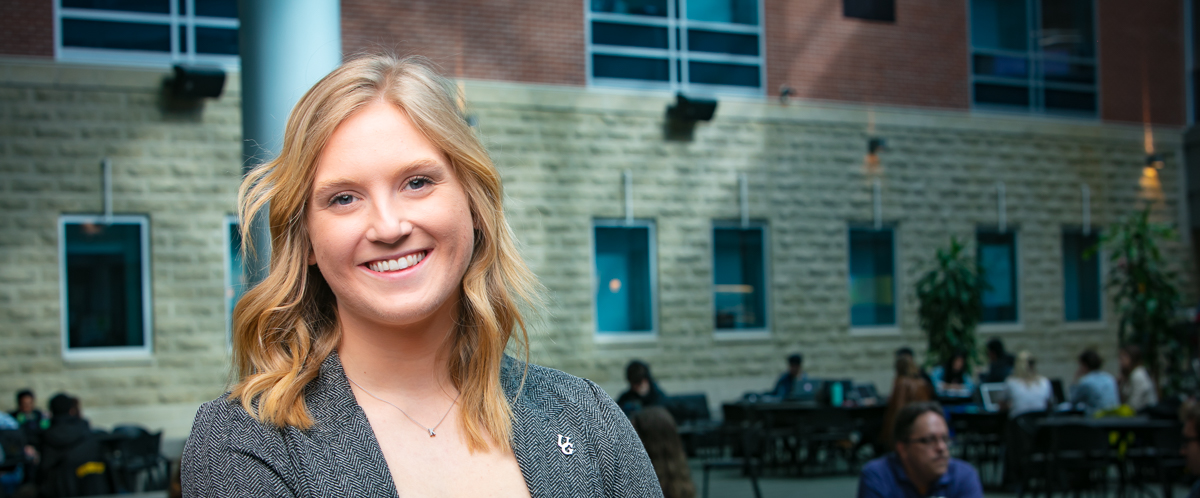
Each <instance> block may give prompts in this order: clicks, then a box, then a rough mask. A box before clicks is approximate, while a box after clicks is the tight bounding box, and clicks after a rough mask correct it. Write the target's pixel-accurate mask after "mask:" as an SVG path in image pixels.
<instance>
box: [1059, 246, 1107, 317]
mask: <svg viewBox="0 0 1200 498" xmlns="http://www.w3.org/2000/svg"><path fill="white" fill-rule="evenodd" d="M1099 241H1100V237H1099V236H1098V235H1096V233H1095V232H1092V233H1089V234H1088V235H1084V234H1083V231H1082V230H1063V234H1062V254H1063V308H1064V311H1065V315H1066V316H1065V319H1066V320H1067V321H1068V322H1094V321H1099V320H1100V303H1101V297H1100V253H1099V252H1096V253H1095V254H1089V251H1090V250H1091V249H1092V248H1094V247H1096V244H1097V243H1098V242H1099Z"/></svg>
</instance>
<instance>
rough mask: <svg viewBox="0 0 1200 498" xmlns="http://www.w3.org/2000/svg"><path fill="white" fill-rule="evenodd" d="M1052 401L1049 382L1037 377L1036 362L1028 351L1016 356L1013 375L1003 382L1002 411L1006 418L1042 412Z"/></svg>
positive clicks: (1052, 392)
mask: <svg viewBox="0 0 1200 498" xmlns="http://www.w3.org/2000/svg"><path fill="white" fill-rule="evenodd" d="M1053 400H1054V391H1053V390H1052V389H1051V388H1050V380H1049V379H1047V378H1045V377H1042V376H1041V375H1038V373H1037V366H1036V361H1035V360H1034V359H1033V355H1032V354H1031V353H1030V352H1029V351H1021V352H1020V353H1019V354H1017V362H1016V365H1015V366H1014V368H1013V373H1012V375H1011V376H1009V377H1008V380H1005V381H1004V409H1005V410H1007V411H1008V418H1010V419H1011V418H1017V417H1019V416H1021V415H1024V414H1026V413H1034V412H1044V411H1046V410H1048V409H1049V408H1050V405H1051V403H1052V402H1053Z"/></svg>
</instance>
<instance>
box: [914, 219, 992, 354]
mask: <svg viewBox="0 0 1200 498" xmlns="http://www.w3.org/2000/svg"><path fill="white" fill-rule="evenodd" d="M964 249H965V247H964V246H963V244H962V243H961V242H959V240H958V238H957V237H951V238H950V247H948V248H940V249H938V250H937V254H936V256H935V258H934V267H933V269H931V270H929V271H928V272H926V273H925V275H923V276H921V279H920V280H918V281H917V299H918V300H919V301H920V306H919V307H918V308H917V316H918V317H919V319H920V324H921V330H924V331H925V335H926V336H927V337H928V338H929V352H928V359H927V360H926V363H927V364H940V363H942V362H945V361H947V360H949V359H950V358H951V357H952V356H953V355H954V353H955V352H956V351H966V352H967V365H966V367H967V370H968V371H970V369H971V364H972V363H973V362H974V361H975V355H976V349H975V327H976V325H978V324H979V320H980V319H981V318H982V317H983V291H984V289H985V288H986V286H987V284H986V283H985V282H984V280H983V276H982V272H980V270H979V267H978V265H976V263H975V258H971V257H968V256H967V255H965V254H964Z"/></svg>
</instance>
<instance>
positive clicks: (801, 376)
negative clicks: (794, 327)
mask: <svg viewBox="0 0 1200 498" xmlns="http://www.w3.org/2000/svg"><path fill="white" fill-rule="evenodd" d="M787 362H788V368H787V371H786V372H784V373H783V375H780V376H779V380H778V381H776V382H775V389H772V390H771V395H772V396H778V397H779V399H784V398H787V397H788V396H791V394H792V390H793V389H794V388H795V387H796V382H799V381H802V380H805V379H807V378H808V374H806V373H804V357H803V356H801V355H800V353H794V354H792V355H791V356H788V358H787Z"/></svg>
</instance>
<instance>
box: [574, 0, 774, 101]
mask: <svg viewBox="0 0 1200 498" xmlns="http://www.w3.org/2000/svg"><path fill="white" fill-rule="evenodd" d="M759 11H760V8H759V0H641V1H629V0H590V1H589V6H588V9H587V16H588V19H587V21H586V25H587V41H588V43H587V64H588V76H589V78H590V80H591V82H592V83H594V84H597V85H605V86H624V87H633V88H646V89H661V90H670V91H678V92H685V93H698V94H711V93H718V92H719V93H725V94H728V93H746V94H751V95H762V94H763V88H764V85H765V80H766V72H765V65H764V63H763V62H764V57H763V52H764V48H763V47H764V39H763V28H762V22H761V20H760V16H759Z"/></svg>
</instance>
